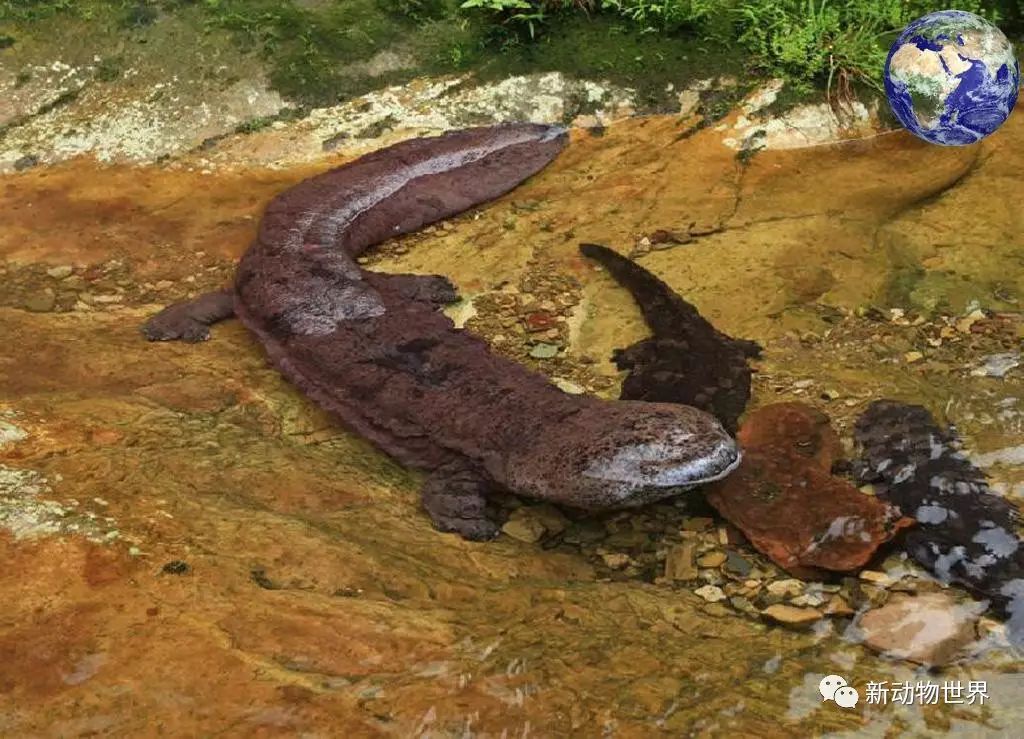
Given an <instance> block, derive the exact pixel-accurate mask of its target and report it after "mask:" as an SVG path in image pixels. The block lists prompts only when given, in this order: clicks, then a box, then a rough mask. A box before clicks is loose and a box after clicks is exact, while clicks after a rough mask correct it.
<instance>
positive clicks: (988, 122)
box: [884, 10, 1020, 146]
mask: <svg viewBox="0 0 1024 739" xmlns="http://www.w3.org/2000/svg"><path fill="white" fill-rule="evenodd" d="M884 77H885V93H886V95H887V97H888V98H889V104H890V105H891V106H892V111H893V113H894V114H895V115H896V118H898V119H899V121H900V123H902V124H903V125H904V126H905V127H906V128H907V130H909V131H910V132H911V133H913V134H915V135H916V136H919V137H921V138H922V139H924V140H925V141H930V142H931V143H933V144H941V145H943V146H965V145H967V144H973V143H974V142H975V141H979V140H980V139H982V138H984V137H985V136H988V135H989V134H991V133H992V132H994V131H995V130H996V129H997V128H999V126H1001V125H1002V124H1003V121H1005V120H1006V119H1007V117H1008V116H1009V115H1010V112H1011V111H1012V110H1013V106H1014V105H1015V104H1016V102H1017V91H1018V87H1019V85H1020V65H1019V64H1018V62H1017V57H1016V56H1015V54H1014V51H1013V45H1012V44H1011V43H1010V41H1009V40H1008V39H1007V38H1006V36H1005V35H1004V34H1003V32H1002V31H1000V30H999V29H998V28H997V27H996V26H994V25H993V24H992V23H990V22H988V21H987V20H985V19H984V18H981V17H979V16H977V15H974V14H973V13H967V12H965V11H962V10H943V11H939V12H937V13H930V14H928V15H926V16H924V17H922V18H918V19H917V20H916V21H914V22H913V23H911V24H910V25H908V26H907V27H906V28H905V29H903V32H902V33H901V34H900V36H899V38H897V39H896V41H895V42H894V43H893V45H892V48H891V49H889V56H888V57H887V58H886V60H885V75H884Z"/></svg>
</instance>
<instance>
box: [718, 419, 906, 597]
mask: <svg viewBox="0 0 1024 739" xmlns="http://www.w3.org/2000/svg"><path fill="white" fill-rule="evenodd" d="M737 438H738V440H739V442H740V444H741V445H742V447H743V449H744V459H743V461H742V462H741V464H740V466H739V468H738V469H737V470H736V471H735V472H733V473H732V474H731V475H729V477H727V478H725V479H724V480H723V481H721V482H719V483H716V484H715V485H714V486H712V487H711V488H709V490H708V493H707V498H708V501H709V502H710V503H711V505H713V506H714V507H715V508H716V509H717V510H718V512H719V513H720V514H721V515H722V517H723V518H725V519H726V520H727V521H729V522H730V523H732V524H733V525H734V526H736V528H738V529H739V530H740V531H742V532H743V534H744V535H746V537H747V538H748V539H749V540H750V543H751V544H752V545H753V546H754V548H756V549H757V550H758V551H760V552H761V553H762V554H764V555H765V556H767V557H769V558H770V559H771V560H772V561H773V562H775V563H776V564H778V565H779V566H780V567H782V568H783V569H785V570H786V571H787V572H789V573H790V574H792V575H794V576H796V577H801V578H805V579H812V578H816V577H820V576H821V575H823V574H824V572H823V571H826V570H831V571H837V572H848V571H851V570H856V569H859V568H861V567H863V566H864V565H865V564H867V562H868V561H869V560H870V559H871V557H872V556H873V555H874V553H875V551H876V550H877V549H878V547H879V546H880V545H881V544H883V543H885V542H886V541H888V540H889V539H891V538H892V537H893V536H894V535H895V534H896V532H897V531H899V530H900V529H901V528H904V527H906V526H910V525H912V523H913V521H912V520H911V519H908V518H904V517H902V516H901V515H900V512H899V510H898V509H897V508H895V507H893V506H890V505H888V504H887V503H884V502H882V501H880V500H878V499H877V498H874V497H872V496H869V495H865V494H864V493H862V492H860V491H859V490H858V489H857V488H855V487H854V486H853V485H851V484H850V483H848V482H846V481H845V480H843V479H841V478H838V477H835V476H833V475H832V474H831V472H830V469H831V466H832V463H833V462H834V461H835V459H836V457H837V456H838V454H839V451H840V449H841V447H840V445H839V439H838V437H837V436H836V434H835V432H834V431H833V430H832V428H831V426H830V425H829V419H828V417H827V416H826V415H825V414H823V413H821V412H820V411H818V410H816V409H814V408H811V407H810V406H805V405H802V404H800V403H778V404H775V405H770V406H765V407H764V408H760V409H758V410H757V411H754V412H753V413H751V414H750V415H749V416H748V417H747V419H746V420H745V422H744V424H743V427H742V428H741V429H740V431H739V433H738V434H737Z"/></svg>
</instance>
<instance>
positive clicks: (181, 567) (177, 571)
mask: <svg viewBox="0 0 1024 739" xmlns="http://www.w3.org/2000/svg"><path fill="white" fill-rule="evenodd" d="M191 570H192V568H191V567H190V566H189V564H188V562H184V561H182V560H180V559H175V560H171V561H170V562H168V563H167V564H165V565H164V566H163V567H162V568H161V570H160V571H161V572H163V573H164V574H165V575H187V574H188V573H189V572H191Z"/></svg>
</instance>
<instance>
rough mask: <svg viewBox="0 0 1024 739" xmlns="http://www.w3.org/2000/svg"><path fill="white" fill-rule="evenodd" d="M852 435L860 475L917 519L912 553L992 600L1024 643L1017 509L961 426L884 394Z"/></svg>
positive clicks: (907, 542)
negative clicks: (970, 449) (988, 475)
mask: <svg viewBox="0 0 1024 739" xmlns="http://www.w3.org/2000/svg"><path fill="white" fill-rule="evenodd" d="M854 438H855V440H856V441H857V443H858V445H859V446H860V449H861V454H860V458H859V459H858V460H857V461H856V463H855V464H854V474H855V475H856V477H857V479H858V481H859V482H861V483H872V484H873V485H874V486H875V491H876V493H877V495H878V497H879V498H881V499H882V500H885V501H888V502H889V503H892V504H893V505H896V506H898V507H899V508H900V509H901V510H902V511H903V513H904V514H905V515H907V516H911V517H913V518H915V519H916V520H917V526H915V527H914V528H913V529H911V530H909V531H908V532H907V533H906V534H905V536H904V538H903V543H904V546H905V547H906V549H907V552H908V553H909V554H910V555H911V556H912V557H913V558H914V559H916V560H917V561H918V562H919V563H920V564H922V565H923V566H924V567H926V568H928V569H929V570H931V571H932V572H933V573H935V575H936V576H937V577H938V578H939V579H940V580H942V581H944V582H953V583H958V584H960V585H963V586H966V587H967V588H969V589H970V590H972V591H973V592H974V593H975V594H977V595H979V596H981V597H983V598H987V599H989V600H990V601H991V604H992V605H993V606H994V607H995V608H996V609H997V610H998V611H1000V612H1002V613H1003V614H1004V615H1006V616H1008V617H1009V619H1010V620H1009V623H1008V626H1009V631H1010V634H1011V636H1012V637H1013V639H1014V640H1015V642H1016V643H1017V644H1021V643H1024V546H1022V545H1021V544H1022V542H1021V539H1020V537H1019V535H1018V533H1017V526H1018V520H1019V514H1018V511H1017V508H1016V507H1015V506H1014V505H1013V504H1012V503H1011V502H1010V501H1008V500H1006V499H1005V498H1003V497H1002V496H1000V495H997V494H996V493H995V492H993V491H992V490H991V488H989V485H988V482H987V481H986V479H985V474H984V473H983V472H982V471H981V470H979V469H978V468H977V467H975V466H974V465H973V464H971V463H970V461H969V460H968V459H967V457H966V456H965V455H964V454H963V453H962V451H961V447H962V444H961V442H960V438H959V436H958V435H957V433H956V430H955V429H954V428H952V427H949V428H942V427H940V426H939V424H938V423H937V422H936V421H935V419H934V418H933V417H932V415H931V413H929V412H928V410H927V409H925V408H923V407H921V406H919V405H909V404H906V403H901V402H898V401H895V400H878V401H875V402H874V403H872V404H871V405H870V406H868V408H867V410H866V411H865V412H864V413H863V415H861V417H860V418H858V419H857V424H856V428H855V431H854Z"/></svg>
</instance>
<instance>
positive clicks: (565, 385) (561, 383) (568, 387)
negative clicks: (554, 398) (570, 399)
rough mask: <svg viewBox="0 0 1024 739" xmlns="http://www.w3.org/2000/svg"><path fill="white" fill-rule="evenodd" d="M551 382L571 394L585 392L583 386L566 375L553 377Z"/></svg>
mask: <svg viewBox="0 0 1024 739" xmlns="http://www.w3.org/2000/svg"><path fill="white" fill-rule="evenodd" d="M551 382H553V383H554V384H555V387H557V388H558V389H559V390H561V391H562V392H563V393H568V394H569V395H582V394H583V393H584V392H585V390H584V389H583V388H582V387H580V386H579V385H577V384H576V383H575V382H572V381H571V380H567V379H565V378H564V377H552V378H551Z"/></svg>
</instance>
